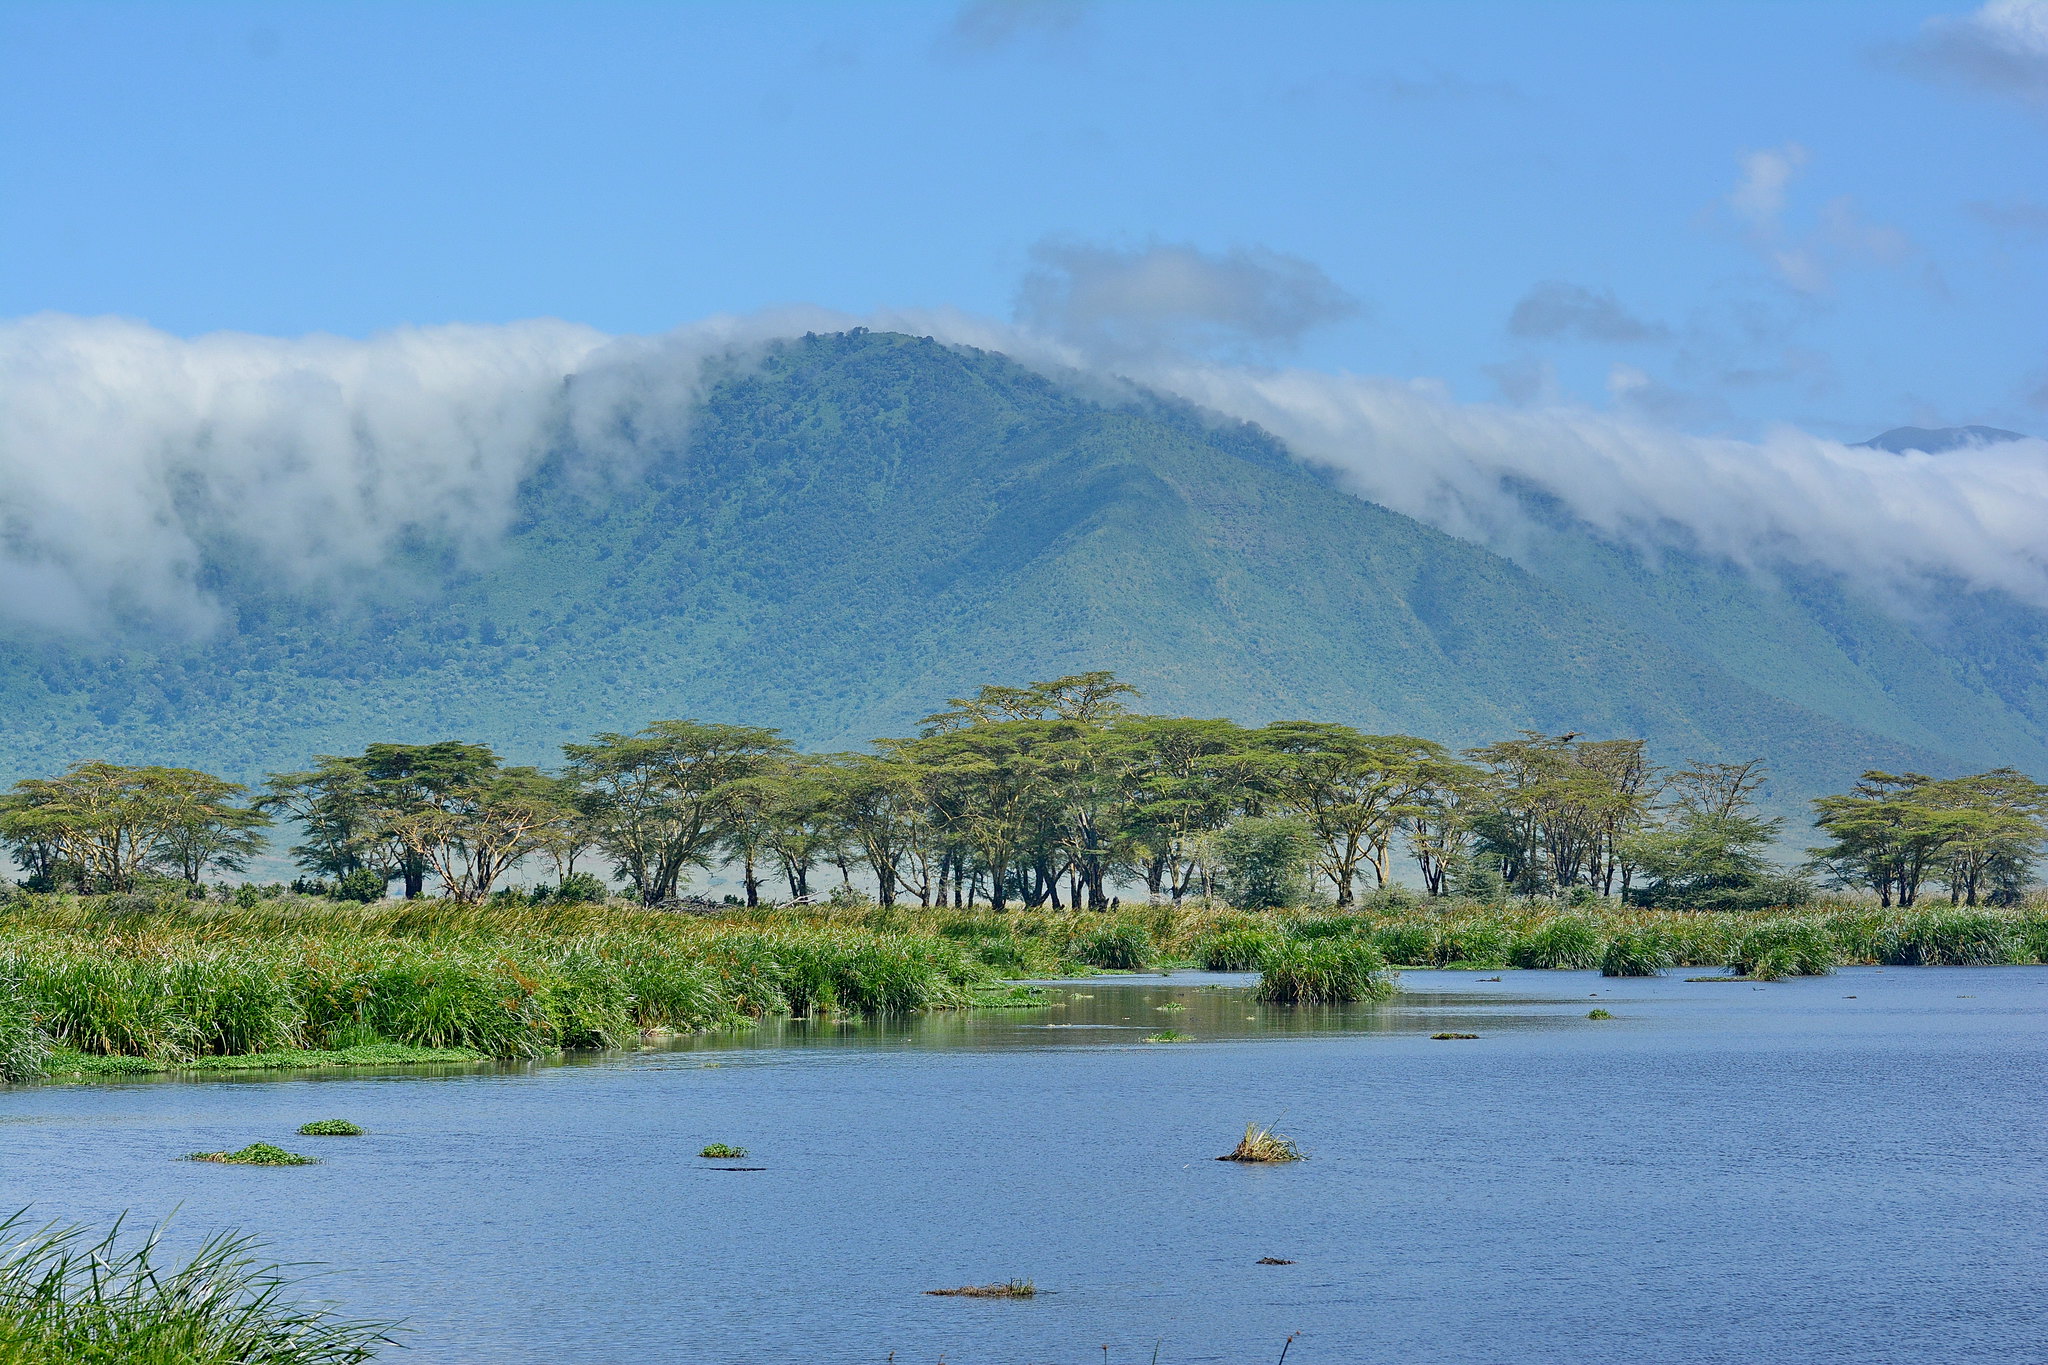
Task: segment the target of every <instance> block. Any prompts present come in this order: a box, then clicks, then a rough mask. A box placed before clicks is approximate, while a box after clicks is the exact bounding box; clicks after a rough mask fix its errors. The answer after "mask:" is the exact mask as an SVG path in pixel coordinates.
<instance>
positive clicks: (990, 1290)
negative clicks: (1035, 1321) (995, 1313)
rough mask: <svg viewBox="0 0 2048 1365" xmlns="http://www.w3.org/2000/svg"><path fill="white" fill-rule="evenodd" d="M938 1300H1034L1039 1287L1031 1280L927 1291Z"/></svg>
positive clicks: (966, 1285)
mask: <svg viewBox="0 0 2048 1365" xmlns="http://www.w3.org/2000/svg"><path fill="white" fill-rule="evenodd" d="M924 1292H925V1293H927V1294H929V1295H931V1296H932V1297H933V1298H938V1299H1032V1298H1037V1297H1038V1286H1037V1285H1035V1284H1033V1283H1031V1281H1029V1280H1006V1281H1004V1282H1003V1283H1002V1284H963V1285H961V1286H960V1287H959V1288H958V1289H927V1290H925V1291H924Z"/></svg>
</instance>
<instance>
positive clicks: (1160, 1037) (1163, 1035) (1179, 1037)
mask: <svg viewBox="0 0 2048 1365" xmlns="http://www.w3.org/2000/svg"><path fill="white" fill-rule="evenodd" d="M1145 1041H1146V1042H1148V1043H1192V1042H1194V1041H1195V1035H1194V1034H1192V1033H1182V1032H1181V1031H1180V1030H1179V1029H1171V1028H1166V1029H1161V1030H1159V1032H1157V1033H1148V1034H1146V1035H1145Z"/></svg>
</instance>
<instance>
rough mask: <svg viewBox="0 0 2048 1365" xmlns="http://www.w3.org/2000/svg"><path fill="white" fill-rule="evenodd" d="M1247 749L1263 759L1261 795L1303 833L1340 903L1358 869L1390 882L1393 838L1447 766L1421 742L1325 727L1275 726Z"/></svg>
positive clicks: (1436, 749)
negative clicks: (1313, 845) (1313, 844)
mask: <svg viewBox="0 0 2048 1365" xmlns="http://www.w3.org/2000/svg"><path fill="white" fill-rule="evenodd" d="M1252 744H1253V746H1254V749H1255V751H1256V752H1257V753H1258V754H1260V755H1261V756H1262V757H1263V759H1264V760H1265V761H1264V762H1262V763H1261V764H1260V768H1261V770H1262V773H1263V781H1262V787H1263V789H1264V790H1265V791H1267V792H1269V793H1270V794H1271V796H1272V799H1273V802H1274V804H1275V805H1277V806H1279V807H1280V808H1281V809H1282V810H1285V811H1288V812H1290V813H1292V814H1294V815H1297V816H1299V817H1300V818H1301V820H1302V821H1303V823H1304V824H1306V826H1307V827H1308V831H1309V833H1310V834H1311V835H1312V836H1313V837H1314V838H1315V840H1316V843H1317V846H1318V848H1319V850H1320V853H1319V862H1320V867H1321V871H1322V873H1323V875H1324V876H1326V877H1328V878H1329V879H1330V883H1331V886H1332V887H1333V888H1334V889H1335V890H1336V893H1337V904H1339V905H1350V904H1352V903H1353V901H1354V885H1355V882H1356V879H1357V876H1358V871H1359V867H1360V865H1361V864H1364V865H1366V866H1370V867H1371V868H1372V870H1373V873H1374V875H1375V877H1376V878H1377V882H1378V884H1379V885H1381V886H1385V885H1386V884H1387V881H1388V879H1389V877H1390V875H1391V869H1390V867H1389V862H1390V860H1391V844H1392V841H1393V838H1394V834H1395V832H1396V831H1397V830H1398V829H1399V827H1400V824H1401V822H1402V821H1403V820H1405V819H1408V818H1410V817H1412V816H1413V815H1414V814H1416V813H1417V811H1418V809H1419V807H1418V805H1417V800H1418V798H1419V797H1420V796H1421V794H1422V793H1423V792H1425V791H1426V790H1427V789H1428V788H1429V787H1430V786H1431V784H1432V783H1433V782H1434V781H1435V780H1436V777H1437V775H1438V774H1439V773H1440V772H1441V771H1442V770H1443V767H1444V765H1445V763H1446V762H1447V761H1448V759H1447V756H1446V754H1445V753H1444V749H1443V746H1442V745H1439V744H1435V743H1432V742H1431V741H1429V740H1426V739H1416V738H1414V737H1413V736H1410V735H1366V734H1360V733H1359V732H1358V731H1356V730H1354V729H1352V728H1351V727H1350V726H1348V725H1337V724H1333V723H1330V722H1327V721H1307V720H1295V721H1280V722H1278V723H1276V724H1273V725H1268V726H1266V727H1265V728H1264V729H1262V730H1259V731H1256V732H1254V734H1253V735H1252Z"/></svg>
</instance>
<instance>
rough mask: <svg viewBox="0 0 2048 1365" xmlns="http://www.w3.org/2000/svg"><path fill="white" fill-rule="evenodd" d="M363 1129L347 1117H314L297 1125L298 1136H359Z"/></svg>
mask: <svg viewBox="0 0 2048 1365" xmlns="http://www.w3.org/2000/svg"><path fill="white" fill-rule="evenodd" d="M362 1135H363V1129H362V1128H361V1127H360V1126H359V1125H357V1124H353V1123H350V1122H349V1121H348V1120H347V1119H316V1120H315V1121H313V1122H312V1123H302V1124H300V1125H299V1136H300V1137H361V1136H362Z"/></svg>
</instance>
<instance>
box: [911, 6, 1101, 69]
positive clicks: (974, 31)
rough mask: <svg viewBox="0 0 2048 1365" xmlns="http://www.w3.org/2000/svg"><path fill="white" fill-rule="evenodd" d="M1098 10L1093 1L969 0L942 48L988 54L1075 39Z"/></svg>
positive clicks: (958, 53) (948, 33) (969, 53)
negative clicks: (1091, 15) (1091, 11)
mask: <svg viewBox="0 0 2048 1365" xmlns="http://www.w3.org/2000/svg"><path fill="white" fill-rule="evenodd" d="M1092 8H1094V6H1093V5H1092V4H1091V3H1090V0H968V3H966V4H963V5H961V6H960V8H959V9H957V10H955V11H954V13H953V22H952V23H951V24H950V25H948V26H947V28H946V32H945V35H944V37H943V39H942V40H941V43H940V46H941V47H942V48H943V49H944V50H946V51H950V52H952V53H955V54H957V55H967V56H974V55H985V54H988V53H992V52H1002V51H1006V50H1009V49H1013V48H1017V47H1022V46H1029V45H1036V46H1038V47H1040V48H1041V49H1044V48H1053V47H1057V46H1058V45H1059V44H1060V43H1062V42H1064V41H1068V40H1071V39H1072V38H1073V37H1074V35H1075V34H1077V33H1078V32H1079V31H1080V29H1081V27H1082V25H1083V23H1084V22H1085V21H1086V20H1087V18H1088V13H1089V11H1090V10H1091V9H1092Z"/></svg>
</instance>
